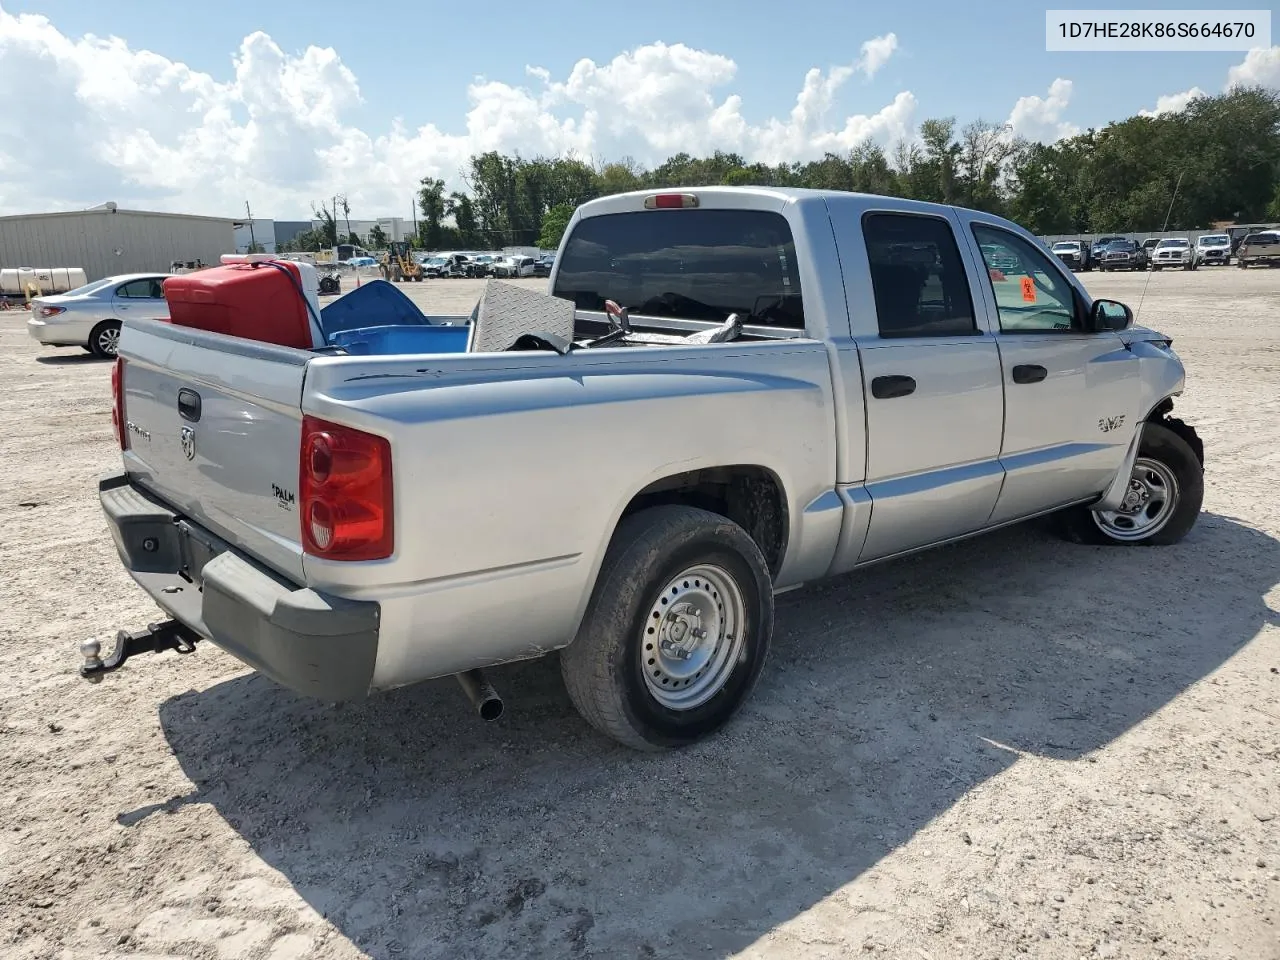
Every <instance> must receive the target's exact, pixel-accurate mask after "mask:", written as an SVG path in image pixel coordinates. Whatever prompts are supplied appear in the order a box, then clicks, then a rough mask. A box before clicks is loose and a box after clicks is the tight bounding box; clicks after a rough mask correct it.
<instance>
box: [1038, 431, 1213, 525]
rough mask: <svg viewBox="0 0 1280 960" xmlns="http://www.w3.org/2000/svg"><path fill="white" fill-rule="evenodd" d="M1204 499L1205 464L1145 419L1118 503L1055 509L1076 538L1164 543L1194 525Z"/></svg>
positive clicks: (1180, 441) (1173, 436)
mask: <svg viewBox="0 0 1280 960" xmlns="http://www.w3.org/2000/svg"><path fill="white" fill-rule="evenodd" d="M1203 500H1204V468H1203V467H1202V466H1201V464H1200V460H1199V458H1198V457H1197V456H1196V454H1195V451H1194V450H1192V449H1191V445H1190V444H1188V443H1187V441H1186V440H1184V439H1183V438H1182V437H1180V436H1178V435H1177V434H1176V433H1174V432H1173V431H1172V430H1170V429H1169V428H1168V427H1166V426H1164V425H1163V424H1160V423H1148V424H1146V425H1145V427H1144V429H1143V431H1142V443H1141V444H1140V445H1139V447H1138V456H1137V457H1136V458H1135V459H1134V463H1133V469H1132V470H1131V471H1130V474H1129V484H1128V488H1127V489H1126V490H1125V495H1124V500H1123V501H1122V502H1121V504H1120V506H1119V507H1118V508H1117V509H1115V510H1091V509H1089V508H1088V507H1073V508H1071V509H1070V510H1066V511H1063V513H1061V514H1059V520H1060V528H1061V531H1062V534H1063V536H1065V537H1066V538H1067V539H1068V540H1071V541H1073V542H1075V543H1092V544H1103V545H1113V544H1114V545H1125V546H1129V545H1155V546H1167V545H1169V544H1172V543H1177V542H1178V541H1179V540H1181V539H1182V538H1183V537H1185V536H1186V535H1187V534H1188V533H1189V532H1190V531H1191V528H1192V527H1193V526H1195V523H1196V519H1197V518H1198V517H1199V516H1200V506H1201V503H1202V502H1203Z"/></svg>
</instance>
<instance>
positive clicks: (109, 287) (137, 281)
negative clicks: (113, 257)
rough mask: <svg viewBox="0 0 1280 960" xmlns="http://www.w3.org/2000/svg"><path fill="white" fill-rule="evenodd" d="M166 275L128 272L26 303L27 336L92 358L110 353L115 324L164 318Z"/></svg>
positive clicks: (115, 336) (116, 341) (116, 337)
mask: <svg viewBox="0 0 1280 960" xmlns="http://www.w3.org/2000/svg"><path fill="white" fill-rule="evenodd" d="M169 276H172V274H168V273H130V274H125V275H124V276H119V277H107V278H106V279H103V280H95V281H94V282H93V283H87V284H85V285H84V286H83V287H77V288H76V289H75V290H72V291H70V292H68V293H57V294H51V295H49V296H45V297H36V298H35V299H34V300H32V301H31V319H30V320H28V321H27V332H28V333H30V334H31V336H32V337H34V338H35V339H36V340H38V341H40V342H41V343H43V344H45V345H46V346H50V347H83V348H84V349H85V350H88V351H89V352H90V353H92V354H93V355H94V356H95V357H102V358H103V359H107V358H110V357H114V356H115V355H116V347H117V346H118V345H119V343H120V324H121V322H122V321H123V320H125V319H127V318H128V317H143V318H145V319H148V320H158V319H162V318H164V317H167V316H169V305H168V303H166V302H165V299H164V290H163V288H162V286H161V284H162V283H163V282H164V280H165V278H166V277H169Z"/></svg>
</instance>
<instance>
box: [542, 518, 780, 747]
mask: <svg viewBox="0 0 1280 960" xmlns="http://www.w3.org/2000/svg"><path fill="white" fill-rule="evenodd" d="M772 635H773V586H772V581H771V578H770V576H769V570H768V567H767V565H766V564H765V559H764V556H763V555H762V554H761V552H760V548H759V547H758V546H756V544H755V542H754V541H753V540H752V539H751V538H750V537H749V536H748V535H747V533H746V531H744V530H743V529H742V528H741V527H740V526H738V525H737V524H736V523H733V522H732V521H731V520H728V519H726V518H725V517H722V516H720V515H718V514H715V513H710V512H708V511H706V510H700V509H696V508H694V507H685V506H660V507H653V508H651V509H648V510H642V511H640V512H639V513H636V514H633V515H632V516H630V517H628V518H627V519H626V520H624V521H623V522H622V523H621V524H620V525H619V527H618V531H617V533H615V535H614V538H613V542H612V543H611V544H610V545H609V550H608V552H607V553H606V555H605V559H604V564H603V565H602V567H601V569H600V575H599V578H598V579H597V581H596V588H595V591H594V592H593V594H592V597H591V601H590V603H589V604H588V606H587V612H586V615H585V616H584V617H583V621H582V626H581V627H580V629H579V630H578V635H577V637H576V638H575V639H574V641H573V642H572V643H571V644H569V646H568V647H566V648H565V649H564V650H563V651H561V654H560V669H561V673H562V675H563V677H564V682H565V687H566V689H567V690H568V692H569V697H570V699H571V700H572V701H573V703H574V706H575V707H577V709H578V712H579V713H580V714H582V716H583V718H584V719H586V720H587V722H588V723H590V724H591V725H592V726H593V727H595V728H596V729H597V730H599V731H600V732H601V733H604V734H606V735H607V736H610V737H612V738H613V739H615V740H617V741H618V742H620V743H623V744H625V745H626V746H629V747H633V748H635V749H638V750H650V751H653V750H662V749H665V748H670V747H681V746H685V745H687V744H690V743H693V742H694V741H696V740H699V739H701V738H702V737H704V736H706V735H708V734H710V733H711V732H713V731H715V730H716V729H718V728H719V727H721V726H722V725H723V724H724V723H725V722H727V721H728V720H729V718H730V717H732V716H733V714H734V713H735V712H736V711H737V710H738V708H739V707H740V706H741V705H742V703H743V702H744V701H745V700H746V698H747V696H748V695H749V694H750V693H751V690H752V689H753V688H754V687H755V684H756V681H757V680H758V679H759V677H760V672H761V670H762V669H763V668H764V663H765V660H766V659H767V657H768V653H769V644H770V639H771V637H772Z"/></svg>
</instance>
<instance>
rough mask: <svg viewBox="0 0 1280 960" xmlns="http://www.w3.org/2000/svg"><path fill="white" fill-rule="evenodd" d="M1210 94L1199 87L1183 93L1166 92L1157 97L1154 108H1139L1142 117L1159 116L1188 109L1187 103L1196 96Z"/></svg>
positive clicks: (1139, 114)
mask: <svg viewBox="0 0 1280 960" xmlns="http://www.w3.org/2000/svg"><path fill="white" fill-rule="evenodd" d="M1207 96H1208V94H1207V93H1205V92H1204V91H1203V90H1201V89H1200V88H1199V87H1192V88H1191V89H1190V90H1183V91H1182V92H1181V93H1166V94H1165V95H1164V96H1162V97H1157V98H1156V105H1155V109H1154V110H1139V111H1138V116H1140V117H1158V116H1160V114H1162V113H1181V112H1182V111H1183V110H1185V109H1187V104H1189V103H1190V102H1191V101H1192V100H1194V99H1196V97H1207Z"/></svg>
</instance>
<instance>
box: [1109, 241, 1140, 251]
mask: <svg viewBox="0 0 1280 960" xmlns="http://www.w3.org/2000/svg"><path fill="white" fill-rule="evenodd" d="M1137 247H1138V245H1137V244H1136V243H1134V242H1133V241H1132V240H1112V241H1111V242H1110V243H1108V244H1107V249H1108V250H1136V249H1137Z"/></svg>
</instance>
